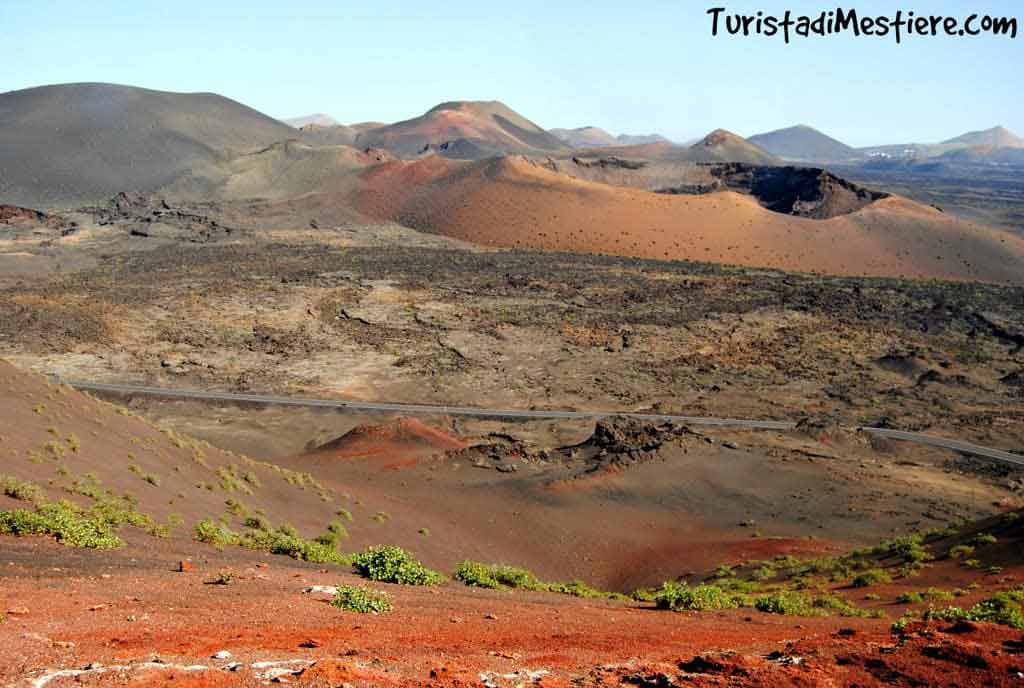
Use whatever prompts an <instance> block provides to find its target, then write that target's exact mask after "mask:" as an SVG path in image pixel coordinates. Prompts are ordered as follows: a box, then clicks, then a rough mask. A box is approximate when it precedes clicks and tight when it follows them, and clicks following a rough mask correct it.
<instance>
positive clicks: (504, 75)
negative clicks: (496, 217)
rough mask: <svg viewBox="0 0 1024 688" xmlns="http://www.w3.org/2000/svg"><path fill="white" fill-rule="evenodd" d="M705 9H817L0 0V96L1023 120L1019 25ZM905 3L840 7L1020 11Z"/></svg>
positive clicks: (849, 137)
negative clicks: (779, 21)
mask: <svg viewBox="0 0 1024 688" xmlns="http://www.w3.org/2000/svg"><path fill="white" fill-rule="evenodd" d="M714 5H724V6H727V7H728V8H729V9H730V11H733V10H735V11H747V12H756V11H757V10H764V11H766V12H781V11H782V10H784V9H786V8H791V9H794V10H799V11H806V10H813V11H820V10H822V9H828V8H829V5H827V4H825V3H824V2H822V3H812V2H804V1H803V0H791V1H790V2H785V1H782V0H761V2H747V1H743V2H737V3H729V2H726V1H725V0H721V1H720V2H719V1H716V0H708V1H707V2H693V1H691V0H670V1H665V2H662V1H660V0H658V1H652V2H644V1H642V0H641V1H640V2H633V3H624V2H612V1H606V0H590V1H589V2H577V1H575V0H561V1H559V0H556V1H552V0H547V1H546V2H535V1H534V0H513V1H512V2H504V3H493V2H479V1H477V2H467V1H463V0H449V1H448V2H433V3H426V2H416V3H413V2H396V1H393V2H373V3H362V2H359V3H356V2H344V1H343V0H301V1H298V2H282V1H281V0H274V1H273V2H262V1H261V0H244V1H242V0H231V1H228V2H213V1H212V0H202V1H198V0H174V1H173V2H159V3H158V2H151V1H150V0H92V1H89V0H73V1H66V0H0V26H2V27H3V37H4V38H3V51H2V52H3V59H2V60H0V91H7V90H15V89H20V88H26V87H30V86H37V85H41V84H49V83H66V82H75V81H106V82H114V83H122V84H131V85H136V86H145V87H149V88H156V89H163V90H172V91H214V92H217V93H221V94H223V95H226V96H228V97H230V98H234V99H236V100H239V101H242V102H244V103H246V104H247V105H250V106H252V107H255V108H257V109H258V110H261V111H263V112H266V113H267V114H270V115H273V116H276V117H288V116H295V115H302V114H307V113H310V112H326V113H328V114H331V115H333V116H334V117H336V118H338V119H339V120H341V121H344V122H358V121H365V120H382V121H395V120H399V119H406V118H409V117H412V116H415V115H417V114H420V113H422V112H423V111H424V110H426V109H428V108H429V107H431V106H432V105H434V104H436V103H438V102H441V101H444V100H455V99H499V100H503V101H505V102H506V103H507V104H508V105H510V106H511V107H512V108H514V109H516V110H518V111H519V112H520V113H522V114H524V115H525V116H527V117H529V118H530V119H532V120H534V121H535V122H537V123H538V124H540V125H541V126H544V127H548V128H551V127H568V126H581V125H586V124H594V125H598V126H602V127H605V128H607V129H609V130H611V131H612V132H614V133H619V132H630V133H647V132H652V131H657V132H660V133H663V134H666V135H668V136H670V137H672V138H674V139H677V140H683V139H687V138H691V137H695V136H698V135H702V134H704V133H706V132H707V131H709V130H711V129H713V128H715V127H725V128H727V129H731V130H733V131H736V132H737V133H740V134H742V135H751V134H754V133H758V132H761V131H766V130H770V129H774V128H778V127H783V126H787V125H790V124H796V123H801V122H804V123H808V124H812V125H814V126H817V127H819V128H821V129H823V130H824V131H826V132H827V133H830V134H832V135H834V136H836V137H838V138H840V139H843V140H845V141H846V142H848V143H850V144H853V145H869V144H879V143H903V142H909V141H936V140H940V139H945V138H949V137H951V136H954V135H957V134H960V133H962V132H964V131H966V130H969V129H977V128H987V127H989V126H992V125H995V124H1003V125H1005V126H1007V127H1009V128H1010V129H1013V130H1015V131H1017V132H1018V133H1021V134H1024V107H1022V105H1024V95H1022V89H1021V83H1022V81H1024V79H1022V74H1021V72H1022V70H1024V36H1021V37H1018V38H1017V39H1016V40H1012V39H1009V38H1005V37H1000V38H994V37H982V38H970V39H950V38H912V39H910V40H909V41H908V42H905V43H904V44H903V45H899V46H897V45H895V44H894V43H893V42H892V41H891V40H888V39H864V38H862V39H854V38H846V37H841V38H839V37H831V38H827V39H821V38H815V39H810V40H800V41H797V42H796V43H794V44H791V45H788V46H787V45H784V44H783V43H782V42H781V41H779V40H777V39H768V38H763V37H760V38H746V39H744V38H739V37H726V36H719V37H717V38H712V37H711V35H710V19H709V17H707V15H706V14H705V13H706V11H707V9H708V8H709V7H711V6H714ZM917 5H918V7H916V8H915V7H914V5H913V3H906V4H905V3H902V2H900V1H899V0H892V1H891V2H876V1H875V0H859V1H855V2H851V3H849V4H845V5H844V7H847V8H851V7H852V8H856V9H857V10H858V11H860V12H863V13H870V14H892V13H894V12H895V11H896V10H897V9H899V8H901V7H903V8H906V9H916V10H917V11H919V12H922V13H923V12H930V13H945V14H951V15H957V16H963V15H966V14H970V13H971V12H980V13H982V14H986V13H987V14H993V15H1008V16H1018V17H1019V18H1021V19H1024V7H1022V6H1021V4H1020V3H1019V2H1011V1H1009V0H989V1H988V2H985V3H977V2H954V1H946V2H936V1H933V0H929V1H928V2H920V3H917ZM831 7H832V8H833V9H834V7H835V4H833V5H831ZM1022 28H1024V25H1022Z"/></svg>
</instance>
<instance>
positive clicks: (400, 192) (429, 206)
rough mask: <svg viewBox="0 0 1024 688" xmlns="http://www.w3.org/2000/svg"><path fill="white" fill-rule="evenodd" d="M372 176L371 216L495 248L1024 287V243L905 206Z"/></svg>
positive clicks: (420, 171) (536, 169)
mask: <svg viewBox="0 0 1024 688" xmlns="http://www.w3.org/2000/svg"><path fill="white" fill-rule="evenodd" d="M365 175H366V176H365V180H366V190H365V191H363V192H361V194H359V195H357V198H356V204H357V206H359V209H360V210H362V211H363V212H365V213H367V214H369V215H371V216H375V217H378V218H382V219H390V220H396V221H399V222H402V223H403V224H407V225H409V226H412V227H414V228H417V229H424V230H427V231H432V232H437V233H440V234H445V235H447V236H451V237H455V238H458V239H462V240H466V241H470V242H475V243H479V244H484V245H488V246H497V247H506V248H532V249H545V250H557V251H582V252H591V253H610V254H616V255H631V256H639V257H646V258H658V259H685V260H698V261H712V262H723V263H731V264H737V265H746V266H752V267H769V268H780V269H784V270H792V271H800V272H821V273H828V274H842V275H874V276H890V277H918V278H940V279H955V280H963V279H967V280H974V279H982V280H988V281H996V282H1009V283H1020V282H1021V281H1022V280H1024V277H1022V274H1024V273H1022V272H1021V270H1020V266H1021V265H1022V264H1024V239H1021V238H1018V237H1014V236H1011V235H1008V234H1005V233H1000V232H996V231H993V230H988V229H985V228H981V227H979V226H976V225H972V224H970V223H967V222H963V221H960V220H957V219H955V218H953V217H950V216H947V215H945V214H943V213H941V212H940V211H938V210H935V209H933V208H929V207H926V206H922V205H920V204H917V203H914V202H912V201H909V200H907V199H904V198H900V197H889V198H885V199H883V200H880V201H876V202H875V203H872V204H871V205H869V206H867V207H865V208H863V209H861V210H858V211H856V212H853V213H850V214H847V215H842V216H839V217H834V218H831V219H827V220H817V219H809V218H802V217H794V216H791V215H784V214H781V213H775V212H772V211H769V210H767V209H765V208H764V207H762V206H761V205H759V204H758V203H757V201H756V200H755V199H754V198H752V197H750V196H745V195H741V194H737V193H732V192H721V193H715V194H708V195H699V196H687V195H680V196H673V195H665V194H655V193H650V192H646V191H641V190H637V189H629V188H619V187H611V186H607V185H604V184H598V183H592V182H586V181H581V180H578V179H572V178H570V177H568V176H565V175H562V174H558V173H555V172H552V171H551V170H548V169H546V168H544V167H542V166H540V165H538V164H535V163H533V162H531V161H530V160H527V159H525V158H520V157H504V158H494V159H489V160H483V161H480V162H475V163H454V162H451V161H442V160H440V159H437V158H428V159H425V160H421V161H417V162H413V163H407V162H396V163H391V164H389V165H386V166H383V167H382V168H377V169H374V170H372V171H370V172H368V173H365Z"/></svg>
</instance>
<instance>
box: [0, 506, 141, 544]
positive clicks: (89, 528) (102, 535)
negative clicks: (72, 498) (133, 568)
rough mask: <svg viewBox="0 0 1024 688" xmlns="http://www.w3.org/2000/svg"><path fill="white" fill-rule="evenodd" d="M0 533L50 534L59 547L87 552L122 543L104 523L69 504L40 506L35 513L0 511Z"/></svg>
mask: <svg viewBox="0 0 1024 688" xmlns="http://www.w3.org/2000/svg"><path fill="white" fill-rule="evenodd" d="M0 534H4V535H15V536H26V535H52V536H53V537H54V538H56V539H57V541H58V542H60V543H61V544H64V545H67V546H69V547H85V548H89V549H113V548H114V547H120V546H121V544H123V543H122V542H121V539H120V538H119V537H117V536H116V535H115V534H114V532H113V530H112V529H111V526H110V524H109V523H108V522H107V521H105V520H103V519H102V518H99V517H97V516H96V515H94V514H91V513H89V512H88V511H87V510H85V509H83V508H81V507H79V506H77V505H75V504H73V503H71V502H68V501H60V502H52V503H49V504H42V505H39V506H38V507H37V508H36V510H35V511H29V510H27V509H17V510H15V511H0Z"/></svg>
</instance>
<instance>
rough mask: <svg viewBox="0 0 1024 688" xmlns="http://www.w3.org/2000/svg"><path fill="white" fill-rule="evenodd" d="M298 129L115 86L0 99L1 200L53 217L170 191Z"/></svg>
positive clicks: (236, 107)
mask: <svg viewBox="0 0 1024 688" xmlns="http://www.w3.org/2000/svg"><path fill="white" fill-rule="evenodd" d="M294 136H295V130H294V129H292V128H291V127H289V126H288V125H286V124H284V123H283V122H280V121H278V120H276V119H272V118H270V117H267V116H266V115H263V114H261V113H259V112H257V111H256V110H253V109H252V108H249V107H246V106H245V105H242V104H241V103H237V102H235V101H233V100H230V99H228V98H225V97H223V96H219V95H215V94H212V93H168V92H164V91H151V90H147V89H141V88H135V87H131V86H119V85H114V84H99V83H82V84H64V85H57V86H43V87H39V88H31V89H26V90H23V91H11V92H8V93H3V94H0V201H3V202H7V203H13V204H16V205H24V206H30V207H40V208H50V207H60V206H70V205H80V204H83V203H86V202H93V201H98V200H104V199H106V198H109V197H111V196H113V195H114V194H116V193H118V192H120V191H147V190H151V189H154V188H157V187H159V186H162V185H164V184H167V183H169V182H170V181H172V180H173V179H174V178H176V177H177V176H179V175H180V174H182V173H183V172H186V171H188V170H189V169H191V168H193V167H195V166H197V165H202V164H206V163H209V162H212V161H214V160H217V159H218V158H220V157H221V156H223V155H224V154H225V153H226V152H228V151H236V152H237V151H244V150H247V149H251V148H256V147H260V146H265V145H267V144H269V143H273V142H275V141H281V140H284V139H287V138H290V137H294Z"/></svg>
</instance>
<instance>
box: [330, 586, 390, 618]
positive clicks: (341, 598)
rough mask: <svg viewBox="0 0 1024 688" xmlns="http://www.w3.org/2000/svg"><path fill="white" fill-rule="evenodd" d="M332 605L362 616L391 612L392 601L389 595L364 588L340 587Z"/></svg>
mask: <svg viewBox="0 0 1024 688" xmlns="http://www.w3.org/2000/svg"><path fill="white" fill-rule="evenodd" d="M331 604H332V605H334V606H335V607H339V608H341V609H344V610H346V611H350V612H359V613H360V614H383V613H385V612H389V611H391V600H390V599H389V598H388V595H387V593H383V592H378V591H376V590H370V589H369V588H364V587H363V586H353V585H339V586H338V592H337V593H335V595H334V599H333V600H331Z"/></svg>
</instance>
